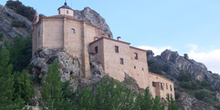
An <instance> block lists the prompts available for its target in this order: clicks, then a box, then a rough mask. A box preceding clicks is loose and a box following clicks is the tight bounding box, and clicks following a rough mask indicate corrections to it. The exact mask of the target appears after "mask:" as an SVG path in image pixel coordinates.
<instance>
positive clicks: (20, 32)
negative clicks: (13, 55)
mask: <svg viewBox="0 0 220 110" xmlns="http://www.w3.org/2000/svg"><path fill="white" fill-rule="evenodd" d="M13 20H21V21H24V23H25V27H22V28H16V27H13V26H12V21H13ZM31 30H32V23H31V22H30V21H29V20H28V19H27V18H26V17H23V16H21V15H19V14H17V13H16V12H14V11H13V10H11V9H9V8H7V7H5V6H2V5H0V32H1V33H3V35H4V38H5V39H7V40H10V39H13V38H14V37H15V36H21V37H26V36H31Z"/></svg>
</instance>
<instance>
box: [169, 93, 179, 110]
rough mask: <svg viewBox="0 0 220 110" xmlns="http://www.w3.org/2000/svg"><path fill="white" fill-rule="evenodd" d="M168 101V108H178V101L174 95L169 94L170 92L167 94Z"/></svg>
mask: <svg viewBox="0 0 220 110" xmlns="http://www.w3.org/2000/svg"><path fill="white" fill-rule="evenodd" d="M167 101H168V110H178V104H177V103H176V101H175V100H174V99H173V97H172V96H171V97H170V96H169V94H167Z"/></svg>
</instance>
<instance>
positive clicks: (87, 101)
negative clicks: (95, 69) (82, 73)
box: [78, 87, 96, 110]
mask: <svg viewBox="0 0 220 110" xmlns="http://www.w3.org/2000/svg"><path fill="white" fill-rule="evenodd" d="M79 98H80V100H79V104H78V110H96V108H95V107H96V102H95V98H94V96H93V93H92V87H88V88H86V89H84V90H82V91H81V93H79Z"/></svg>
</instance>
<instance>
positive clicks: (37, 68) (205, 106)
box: [0, 5, 220, 110]
mask: <svg viewBox="0 0 220 110" xmlns="http://www.w3.org/2000/svg"><path fill="white" fill-rule="evenodd" d="M75 13H76V15H75V17H76V18H78V19H86V21H87V22H88V23H90V24H93V25H96V26H97V27H99V28H100V29H101V30H102V31H104V33H103V34H106V35H108V36H109V37H110V38H112V33H111V31H110V29H109V27H108V25H107V23H106V22H105V20H104V18H102V17H101V16H100V15H99V14H98V13H97V12H95V11H94V10H92V9H90V8H88V7H87V8H85V9H84V10H82V11H77V10H75ZM15 21H22V23H23V25H22V26H15V25H13V22H15ZM31 29H32V23H31V21H29V20H28V19H27V18H25V17H23V16H21V15H19V14H17V13H16V12H14V11H13V10H11V9H9V8H7V7H4V6H1V5H0V33H2V35H3V36H2V38H1V39H0V44H1V43H2V41H4V40H10V41H12V40H13V39H14V38H15V37H16V36H20V37H22V38H25V37H26V36H31V35H30V34H31ZM30 44H31V42H30V41H29V44H28V45H26V44H25V46H27V47H28V46H30V47H31V45H30ZM30 47H29V49H30ZM22 52H23V51H22ZM23 54H25V53H23ZM28 54H30V55H31V52H29V53H28ZM26 55H27V54H26ZM23 56H24V55H23ZM21 58H24V57H20V59H21ZM147 58H148V64H149V65H148V66H149V70H150V71H152V72H155V73H157V74H161V75H163V76H165V77H167V78H169V79H170V80H173V81H174V82H175V91H176V101H177V103H178V105H179V108H180V109H183V110H200V109H202V110H217V109H220V76H219V75H218V74H215V73H212V72H211V71H209V70H208V69H207V68H206V66H205V65H204V64H202V63H199V62H196V61H194V60H192V59H190V58H188V57H187V55H186V56H180V55H179V54H178V53H177V52H174V51H170V50H165V51H164V52H163V53H161V55H159V56H156V57H155V56H153V52H152V51H148V52H147ZM18 59H19V58H18ZM78 59H79V58H78V57H74V58H72V57H70V56H69V55H68V54H67V53H66V52H63V51H59V50H56V49H54V50H53V49H42V50H39V51H37V52H36V53H35V55H34V56H33V58H32V60H30V59H28V60H27V61H29V62H30V65H28V66H27V67H26V68H25V69H28V70H29V71H28V72H29V75H30V76H31V77H32V79H31V80H32V81H31V82H33V83H32V85H33V86H34V87H35V93H36V96H35V98H32V99H31V103H30V104H32V105H36V103H38V101H39V102H40V101H41V94H40V88H41V80H42V79H43V78H45V76H47V75H46V74H47V72H48V68H49V67H50V65H51V64H53V62H54V61H55V60H57V61H58V64H59V66H60V68H59V70H60V73H59V75H60V76H61V81H62V82H67V81H68V80H71V81H70V82H71V85H70V87H71V91H72V92H76V91H77V90H79V89H81V88H87V87H93V88H96V87H97V85H98V84H99V82H100V81H101V80H102V78H103V76H104V73H103V68H102V66H101V65H100V64H99V63H98V62H96V61H95V60H94V58H93V56H92V55H91V56H90V64H91V66H92V73H93V74H94V76H93V77H92V78H90V79H83V78H80V74H81V73H82V70H81V64H80V62H79V60H78ZM12 63H13V62H12ZM20 69H21V68H20ZM22 69H24V68H22ZM22 69H21V70H22ZM69 73H70V74H69ZM0 77H1V76H0ZM108 80H109V81H110V78H109V79H108ZM42 82H43V81H42ZM115 82H116V83H118V82H117V81H115ZM122 85H123V86H125V87H128V88H129V89H130V90H131V92H132V93H133V94H138V93H139V92H143V90H141V89H140V88H139V87H138V85H137V84H136V81H134V80H133V79H132V78H131V77H129V76H128V75H126V77H125V80H124V81H123V83H122ZM112 88H115V86H112ZM106 90H109V89H106ZM88 91H90V92H91V90H89V89H88V90H87V92H88ZM97 91H98V90H97ZM127 91H128V90H127ZM65 92H66V91H65ZM93 92H96V91H95V90H94V91H93ZM99 92H100V91H99ZM66 94H67V93H66ZM69 94H71V93H69ZM71 97H72V96H71Z"/></svg>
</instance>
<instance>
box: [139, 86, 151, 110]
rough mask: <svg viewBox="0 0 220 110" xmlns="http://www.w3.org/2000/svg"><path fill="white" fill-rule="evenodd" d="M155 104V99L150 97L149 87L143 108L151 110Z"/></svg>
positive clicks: (143, 109)
mask: <svg viewBox="0 0 220 110" xmlns="http://www.w3.org/2000/svg"><path fill="white" fill-rule="evenodd" d="M152 105H153V101H152V99H151V97H150V93H149V87H147V88H146V89H145V94H144V100H143V104H142V107H141V108H142V110H151V109H152Z"/></svg>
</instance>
